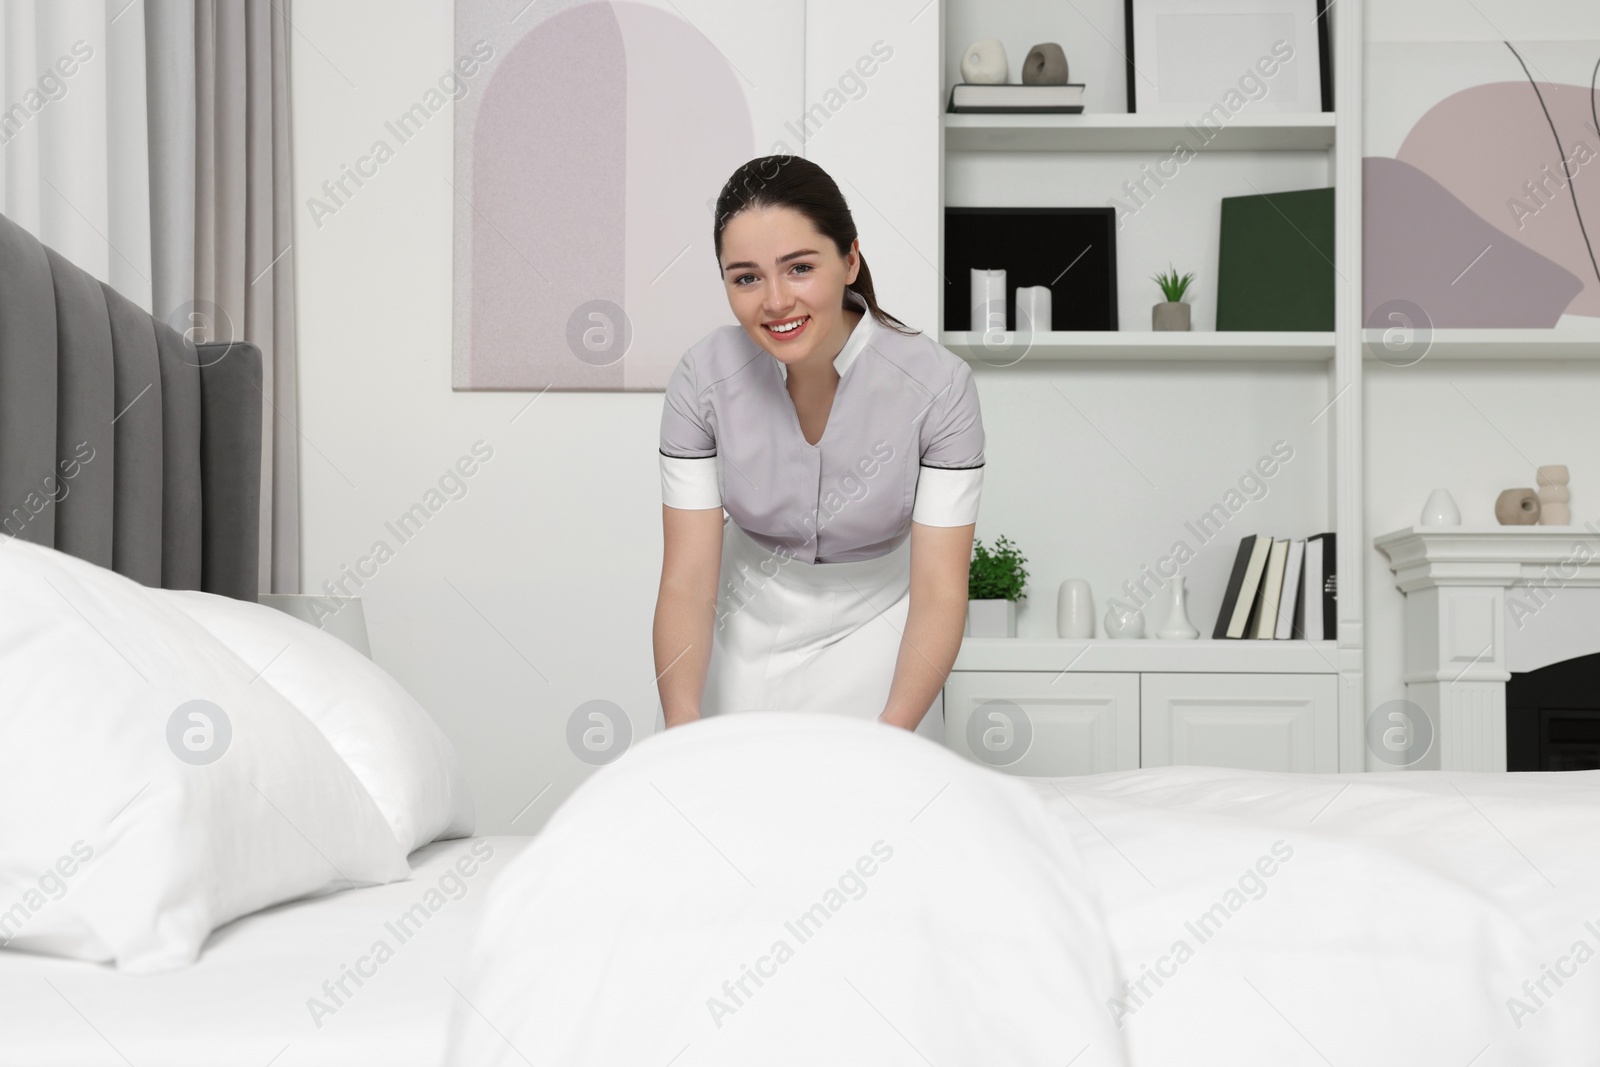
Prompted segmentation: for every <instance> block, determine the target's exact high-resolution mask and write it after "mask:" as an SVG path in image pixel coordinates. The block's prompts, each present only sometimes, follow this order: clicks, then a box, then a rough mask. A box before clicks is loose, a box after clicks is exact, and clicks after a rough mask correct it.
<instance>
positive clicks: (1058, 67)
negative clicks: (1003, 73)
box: [1022, 41, 1067, 85]
mask: <svg viewBox="0 0 1600 1067" xmlns="http://www.w3.org/2000/svg"><path fill="white" fill-rule="evenodd" d="M1022 84H1023V85H1065V84H1067V54H1066V53H1065V52H1063V51H1062V50H1061V46H1060V45H1058V44H1056V43H1055V42H1054V41H1047V42H1045V43H1044V44H1036V45H1034V46H1033V47H1032V48H1031V49H1029V50H1028V57H1027V58H1026V59H1024V60H1023V61H1022Z"/></svg>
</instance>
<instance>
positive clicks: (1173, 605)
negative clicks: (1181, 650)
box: [1156, 574, 1200, 641]
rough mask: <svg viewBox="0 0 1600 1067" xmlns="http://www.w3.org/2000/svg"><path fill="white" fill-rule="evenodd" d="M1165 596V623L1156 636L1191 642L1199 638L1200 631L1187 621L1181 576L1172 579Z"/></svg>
mask: <svg viewBox="0 0 1600 1067" xmlns="http://www.w3.org/2000/svg"><path fill="white" fill-rule="evenodd" d="M1167 596H1168V601H1167V621H1166V622H1164V623H1162V624H1161V629H1159V630H1157V631H1156V636H1157V637H1160V638H1165V639H1167V640H1173V641H1192V640H1194V639H1195V638H1197V637H1199V636H1200V631H1199V630H1196V629H1195V628H1194V623H1192V622H1190V621H1189V611H1188V607H1187V606H1186V604H1185V603H1184V601H1185V599H1186V594H1185V592H1184V588H1183V575H1181V574H1180V575H1178V577H1176V578H1174V579H1172V584H1170V585H1168V586H1167Z"/></svg>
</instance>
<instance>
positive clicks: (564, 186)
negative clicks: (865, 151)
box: [402, 0, 805, 390]
mask: <svg viewBox="0 0 1600 1067" xmlns="http://www.w3.org/2000/svg"><path fill="white" fill-rule="evenodd" d="M804 14H805V11H804V2H803V0H767V2H764V3H762V4H761V5H759V7H756V6H752V5H746V4H739V3H733V2H729V0H703V2H694V3H691V2H683V0H679V2H677V3H674V2H671V0H662V2H652V0H628V2H569V3H562V2H559V0H539V2H530V0H456V5H455V42H454V50H453V55H454V57H455V62H456V74H457V78H456V84H457V85H458V88H457V89H456V90H455V91H456V93H457V94H458V95H457V96H456V98H455V100H454V108H455V152H454V163H453V172H454V173H453V174H452V175H451V176H450V177H449V178H448V179H447V180H448V182H449V185H450V189H449V190H448V195H450V196H451V197H452V198H453V200H454V204H455V208H454V213H453V214H454V234H453V241H454V286H455V291H454V322H453V350H454V351H453V359H452V375H451V380H452V385H453V386H454V388H456V389H458V390H470V389H508V390H543V389H547V388H548V389H560V390H653V389H661V388H663V387H665V385H666V382H667V377H668V375H669V374H670V373H671V372H672V368H673V367H674V366H675V365H676V364H677V362H678V360H679V359H680V358H682V356H683V353H684V352H685V350H687V349H688V347H689V346H690V345H692V344H693V343H694V342H696V341H698V340H699V339H700V338H702V337H704V336H705V335H706V333H708V332H709V331H710V330H712V329H713V328H715V327H717V326H719V325H723V324H725V323H728V322H731V321H734V320H733V318H732V315H731V313H730V311H729V309H728V306H727V298H726V295H725V291H724V289H723V286H722V282H721V279H720V277H719V276H718V271H717V263H716V256H715V252H714V251H713V246H712V221H713V219H712V216H713V210H714V204H715V200H716V196H717V193H718V191H719V190H720V189H721V187H722V184H723V183H724V182H725V181H727V179H728V176H729V175H730V174H732V173H733V171H734V170H735V169H736V168H737V167H738V166H740V165H741V164H743V163H745V162H747V161H748V160H750V159H752V158H755V157H757V156H763V155H768V154H774V153H785V152H787V153H793V154H797V155H804V154H805V145H804V139H803V135H804V131H803V130H802V129H801V128H799V127H798V125H797V124H796V116H799V115H801V114H802V113H803V112H804V110H805V102H804V91H805V82H804V55H805V53H804V49H803V48H799V47H796V48H773V47H772V42H773V41H774V40H775V39H776V40H785V41H795V42H799V41H803V40H804V36H805V19H804ZM467 69H471V70H472V71H473V73H472V75H471V76H470V77H467V76H465V75H464V73H463V72H464V71H465V70H467ZM402 122H403V120H402Z"/></svg>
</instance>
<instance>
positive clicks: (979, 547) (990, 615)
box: [967, 534, 1028, 637]
mask: <svg viewBox="0 0 1600 1067" xmlns="http://www.w3.org/2000/svg"><path fill="white" fill-rule="evenodd" d="M1027 562H1028V561H1027V558H1026V557H1024V556H1023V555H1022V554H1021V553H1020V552H1018V551H1017V546H1016V545H1014V544H1012V543H1011V542H1010V541H1009V540H1007V539H1006V537H1005V535H1004V534H1002V535H1000V537H999V538H998V539H997V540H996V541H995V543H994V551H992V552H991V551H990V550H989V549H988V548H985V547H984V544H983V542H982V541H978V542H977V543H976V544H974V545H973V547H972V564H971V566H970V567H969V568H968V570H967V636H968V637H1015V636H1017V600H1018V599H1020V598H1021V597H1023V596H1026V595H1027V594H1025V593H1023V591H1022V587H1023V584H1024V583H1025V582H1026V580H1027V577H1028V571H1027V568H1025V567H1024V566H1023V564H1025V563H1027Z"/></svg>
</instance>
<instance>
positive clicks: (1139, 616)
mask: <svg viewBox="0 0 1600 1067" xmlns="http://www.w3.org/2000/svg"><path fill="white" fill-rule="evenodd" d="M1105 624H1106V636H1107V637H1116V638H1124V639H1128V638H1136V637H1143V636H1144V612H1142V611H1140V610H1139V609H1138V608H1136V607H1133V606H1132V605H1130V604H1124V603H1123V602H1122V601H1120V600H1118V599H1117V598H1116V597H1112V598H1111V606H1110V607H1109V608H1107V609H1106V617H1105Z"/></svg>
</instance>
